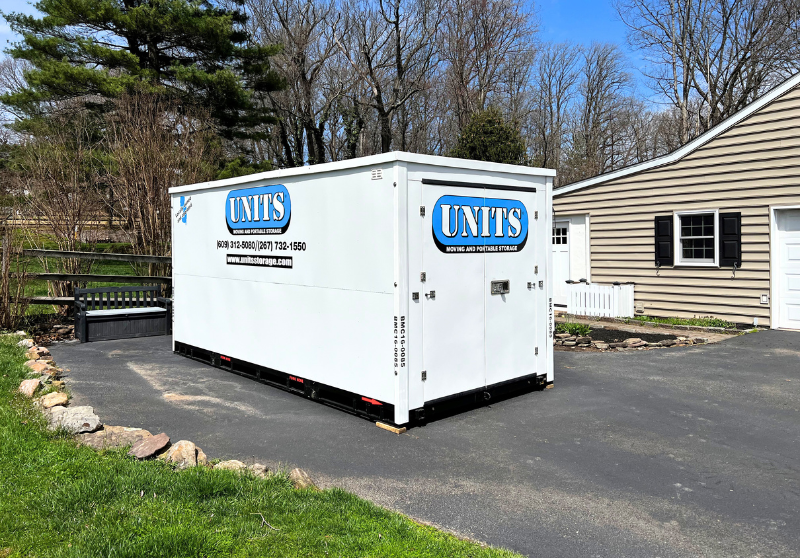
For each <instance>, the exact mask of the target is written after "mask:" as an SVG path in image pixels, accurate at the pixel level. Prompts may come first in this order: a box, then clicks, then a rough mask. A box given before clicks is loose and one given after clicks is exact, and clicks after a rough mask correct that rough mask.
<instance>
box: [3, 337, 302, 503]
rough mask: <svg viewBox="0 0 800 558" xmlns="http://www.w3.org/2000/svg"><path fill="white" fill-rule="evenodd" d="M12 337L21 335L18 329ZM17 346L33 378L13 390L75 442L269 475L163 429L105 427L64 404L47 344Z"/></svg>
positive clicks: (89, 411) (295, 474) (292, 475)
mask: <svg viewBox="0 0 800 558" xmlns="http://www.w3.org/2000/svg"><path fill="white" fill-rule="evenodd" d="M11 335H15V336H20V335H21V336H25V335H26V334H25V332H17V333H13V334H11ZM17 346H19V347H23V348H26V349H27V351H26V353H25V356H26V357H28V360H27V361H26V362H25V367H27V368H29V369H30V372H29V373H28V375H29V376H36V377H30V378H28V379H26V380H23V381H22V382H21V383H20V385H19V388H18V391H19V393H20V394H22V395H23V396H24V397H26V398H28V399H32V400H33V403H34V405H35V406H36V407H38V408H39V409H40V410H41V412H42V414H43V415H44V416H45V418H46V419H47V428H48V430H59V429H62V430H67V431H69V432H70V433H71V434H72V435H73V436H74V437H75V440H76V441H77V442H78V444H80V445H84V446H88V447H90V448H92V449H95V450H97V451H102V450H105V449H112V448H126V447H127V448H129V451H128V455H129V456H131V457H133V458H135V459H137V460H145V459H160V460H162V461H164V462H166V463H169V464H171V465H172V466H173V468H174V470H176V471H179V470H182V469H187V468H189V467H208V468H212V469H220V470H225V471H237V472H240V473H242V474H252V475H254V476H255V477H257V478H260V479H264V478H267V477H268V476H270V475H272V474H274V473H273V472H272V471H270V470H269V469H268V468H267V466H266V465H262V464H261V463H254V464H253V465H250V466H248V465H245V464H244V463H243V462H241V461H238V460H236V459H229V460H227V461H220V462H218V463H216V464H212V463H210V462H209V460H208V456H206V454H205V452H204V451H203V450H202V449H200V448H199V447H197V446H196V445H195V444H194V443H193V442H191V441H189V440H180V441H178V442H176V443H174V444H172V443H170V438H169V436H167V434H166V433H164V432H161V433H160V434H156V435H153V434H152V433H151V432H149V431H148V430H145V429H143V428H133V427H127V426H109V425H104V424H103V423H102V422H101V421H100V417H98V416H97V415H96V414H95V412H94V409H93V408H92V407H90V406H88V405H85V406H78V407H72V406H69V394H68V393H66V391H65V389H66V384H65V383H64V382H63V381H61V380H59V379H58V378H60V377H61V373H62V372H63V370H62V369H61V368H58V367H56V363H55V361H54V360H53V357H52V355H51V354H50V351H49V350H48V349H47V348H46V347H39V346H36V345H35V344H34V341H33V339H22V340H21V341H19V343H17ZM42 391H44V392H46V393H45V394H43V395H41V396H40V395H39V393H40V392H42ZM288 477H289V481H290V482H291V483H292V486H294V488H297V489H303V488H310V489H314V490H316V489H317V486H316V485H315V484H314V481H313V480H312V479H311V477H310V476H309V475H308V473H306V472H305V471H303V470H302V469H297V468H295V469H292V470H291V471H290V472H289V474H288Z"/></svg>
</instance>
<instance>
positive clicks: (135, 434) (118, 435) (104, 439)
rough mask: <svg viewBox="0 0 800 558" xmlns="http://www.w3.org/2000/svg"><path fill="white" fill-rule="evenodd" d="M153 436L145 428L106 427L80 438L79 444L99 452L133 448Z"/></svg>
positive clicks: (82, 435)
mask: <svg viewBox="0 0 800 558" xmlns="http://www.w3.org/2000/svg"><path fill="white" fill-rule="evenodd" d="M151 436H152V434H151V433H150V432H148V431H147V430H144V429H143V428H130V427H127V426H104V427H103V429H102V430H98V431H97V432H90V433H87V434H81V435H80V436H78V442H79V443H81V444H83V445H85V446H89V447H90V448H94V449H97V450H101V449H108V448H123V447H126V446H132V445H134V444H136V443H137V442H140V441H141V440H144V439H145V438H150V437H151Z"/></svg>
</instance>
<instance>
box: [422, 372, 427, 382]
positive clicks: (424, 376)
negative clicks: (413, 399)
mask: <svg viewBox="0 0 800 558" xmlns="http://www.w3.org/2000/svg"><path fill="white" fill-rule="evenodd" d="M427 379H428V372H427V371H425V370H423V371H422V381H423V382H424V381H425V380H427Z"/></svg>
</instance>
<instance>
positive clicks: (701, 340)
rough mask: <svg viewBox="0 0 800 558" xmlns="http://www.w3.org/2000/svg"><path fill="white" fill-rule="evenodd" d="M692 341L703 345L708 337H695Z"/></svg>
mask: <svg viewBox="0 0 800 558" xmlns="http://www.w3.org/2000/svg"><path fill="white" fill-rule="evenodd" d="M693 341H694V342H695V343H696V344H698V345H703V344H705V343H708V337H695V338H694V339H693Z"/></svg>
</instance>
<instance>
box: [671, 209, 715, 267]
mask: <svg viewBox="0 0 800 558" xmlns="http://www.w3.org/2000/svg"><path fill="white" fill-rule="evenodd" d="M675 219H676V221H677V222H676V223H675V225H676V226H675V230H676V236H677V237H678V238H677V239H676V240H677V242H676V244H677V245H678V246H677V247H678V250H677V256H678V262H677V263H678V265H703V266H716V265H717V262H718V261H719V260H718V255H717V245H718V244H719V242H718V226H717V212H716V211H711V212H706V211H697V212H687V213H676V214H675Z"/></svg>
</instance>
